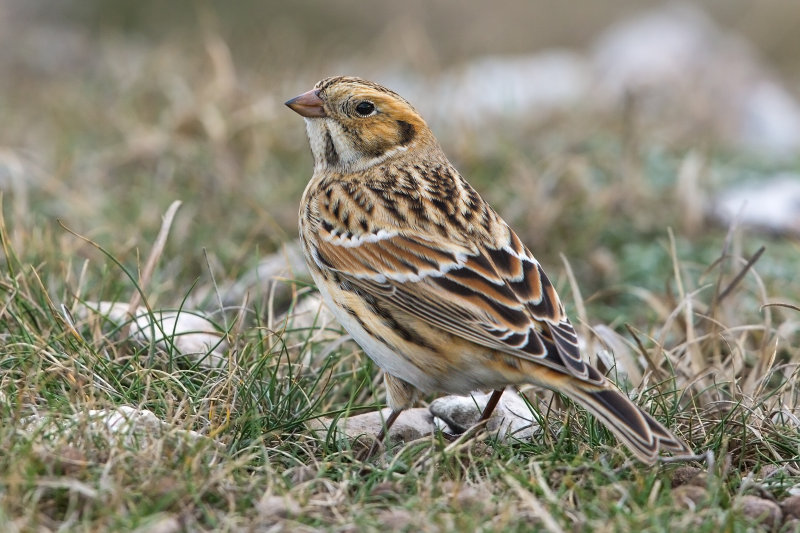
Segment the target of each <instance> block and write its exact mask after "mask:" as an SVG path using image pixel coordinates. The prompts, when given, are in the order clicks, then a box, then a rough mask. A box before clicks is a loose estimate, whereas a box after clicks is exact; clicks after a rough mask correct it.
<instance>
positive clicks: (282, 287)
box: [192, 240, 311, 305]
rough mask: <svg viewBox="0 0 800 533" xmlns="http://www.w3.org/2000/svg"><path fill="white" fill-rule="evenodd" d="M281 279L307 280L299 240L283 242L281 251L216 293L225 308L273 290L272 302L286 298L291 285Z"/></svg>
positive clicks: (198, 296)
mask: <svg viewBox="0 0 800 533" xmlns="http://www.w3.org/2000/svg"><path fill="white" fill-rule="evenodd" d="M283 278H289V279H301V280H310V279H311V275H310V274H309V272H308V267H307V266H306V261H305V258H304V257H303V247H302V245H301V244H300V241H299V240H295V241H292V242H288V243H285V244H284V245H283V246H282V247H281V249H280V250H278V251H277V252H275V253H274V254H270V255H268V256H266V257H264V258H263V259H261V260H260V261H259V262H258V265H257V266H256V267H255V268H253V269H251V270H250V271H248V272H246V273H245V274H244V275H242V276H241V277H239V279H238V280H236V282H234V283H232V284H230V285H228V286H222V287H220V289H219V293H220V295H221V297H222V301H223V303H224V304H225V305H239V304H241V303H242V301H243V300H244V299H245V298H246V296H247V294H248V293H250V294H255V293H258V294H270V291H272V290H273V289H274V290H275V299H277V300H281V299H288V296H289V293H290V291H291V284H289V283H285V282H284V281H283ZM196 292H197V294H195V295H193V298H192V301H204V300H205V299H207V298H208V294H203V293H202V292H201V291H196Z"/></svg>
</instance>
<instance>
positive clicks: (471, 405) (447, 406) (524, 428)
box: [429, 391, 539, 440]
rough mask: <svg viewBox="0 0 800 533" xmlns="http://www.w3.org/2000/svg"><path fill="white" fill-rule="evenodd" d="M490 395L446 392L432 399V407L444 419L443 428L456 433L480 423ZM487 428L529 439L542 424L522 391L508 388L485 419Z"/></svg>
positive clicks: (499, 434)
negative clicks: (517, 391) (521, 396)
mask: <svg viewBox="0 0 800 533" xmlns="http://www.w3.org/2000/svg"><path fill="white" fill-rule="evenodd" d="M490 396H491V395H490V394H483V393H474V394H473V395H472V396H445V397H444V398H438V399H436V400H434V401H433V402H431V405H430V408H429V409H430V412H431V414H432V415H433V416H435V417H436V418H437V419H438V420H439V421H441V422H440V423H443V425H444V427H443V429H446V430H448V431H449V432H450V433H453V434H456V435H457V434H460V433H464V432H465V431H467V430H468V429H469V428H470V427H472V426H474V425H475V424H477V423H478V419H480V416H481V413H482V412H483V409H484V408H485V407H486V403H487V402H488V401H489V397H490ZM486 429H487V431H489V432H491V433H495V434H497V437H498V438H500V439H501V440H508V439H509V438H513V439H518V440H528V439H530V438H531V437H532V436H533V434H534V433H535V432H536V431H538V430H539V425H538V424H536V422H534V420H533V415H532V414H531V410H530V408H529V407H528V405H527V404H526V403H525V402H524V401H523V400H522V398H520V397H519V394H517V393H516V392H512V391H506V393H505V394H503V396H501V397H500V401H499V402H498V403H497V406H496V407H495V409H494V411H493V412H492V416H491V417H490V418H489V420H488V422H487V423H486Z"/></svg>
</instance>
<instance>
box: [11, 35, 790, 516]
mask: <svg viewBox="0 0 800 533" xmlns="http://www.w3.org/2000/svg"><path fill="white" fill-rule="evenodd" d="M101 42H103V44H104V45H105V46H103V47H102V49H103V53H102V54H98V55H97V56H95V57H93V58H91V59H90V60H89V62H88V63H87V64H84V65H83V66H82V69H83V70H82V71H81V76H79V77H66V76H63V75H58V76H49V75H44V76H43V77H41V78H38V79H37V78H36V76H35V75H33V74H31V73H27V74H24V75H20V76H19V77H18V78H16V79H15V80H13V81H6V82H5V88H6V89H7V90H6V91H5V92H4V93H3V94H0V109H2V110H3V111H4V117H5V118H4V121H5V122H4V125H5V127H4V131H3V132H0V142H2V143H3V145H4V148H2V150H0V179H2V188H3V190H4V191H5V192H4V195H3V198H2V206H3V216H2V218H0V220H2V221H3V227H2V229H1V230H0V238H2V250H3V261H4V263H3V264H4V268H3V269H2V273H1V277H0V338H2V344H3V347H2V349H1V350H0V353H2V355H0V419H1V420H2V421H3V423H2V427H0V442H2V443H3V446H2V449H0V529H4V530H20V531H22V530H33V529H39V530H43V531H46V530H56V529H63V530H97V529H109V530H139V531H148V530H159V531H177V530H181V529H187V530H240V529H255V530H267V529H270V530H273V528H274V530H276V531H277V530H293V531H303V530H309V531H311V530H316V529H331V530H340V531H355V530H377V529H386V528H393V529H394V528H396V529H403V528H405V529H407V530H475V529H477V530H487V531H488V530H498V531H499V530H503V531H525V530H530V529H532V528H539V529H542V528H544V529H546V530H548V531H564V530H586V531H620V530H648V531H676V530H693V531H718V530H719V529H720V528H725V529H726V530H733V531H744V530H747V529H748V528H750V527H758V526H756V525H754V524H755V523H754V522H753V521H752V520H753V518H752V517H749V518H748V517H746V516H744V514H743V512H742V511H740V510H739V508H738V507H737V504H736V502H737V501H738V500H737V499H738V498H739V497H740V496H741V495H745V494H748V495H749V494H752V495H758V496H761V497H765V498H767V499H774V500H777V501H779V500H782V499H783V498H785V497H786V496H787V495H788V494H789V493H790V489H792V488H795V490H796V489H797V487H798V485H800V464H798V457H800V421H799V420H798V417H800V410H799V409H798V405H799V404H798V400H799V399H800V397H799V395H798V390H797V386H796V383H797V381H798V379H797V378H798V364H800V311H798V305H800V288H799V287H798V285H797V284H796V283H790V282H789V281H790V280H793V279H794V277H795V276H796V270H797V265H798V263H797V253H798V242H797V241H796V240H792V239H790V238H787V237H769V238H768V237H763V236H759V235H755V234H751V233H748V232H747V231H746V230H742V229H739V228H722V227H717V226H714V225H712V224H711V223H710V222H709V221H708V220H707V219H706V218H705V215H704V213H703V210H702V206H703V202H702V201H701V200H700V199H702V198H703V197H704V196H705V195H707V194H709V193H710V191H712V190H713V189H714V188H715V187H717V186H718V185H719V184H720V183H721V182H725V181H734V180H736V179H739V178H740V177H741V176H743V175H745V174H747V173H748V172H759V171H765V169H767V170H769V169H770V168H771V167H770V165H771V163H769V162H764V161H762V160H759V159H757V158H754V157H749V156H746V155H744V156H740V155H737V156H736V157H735V158H734V157H733V155H732V154H731V153H730V152H728V151H727V150H726V149H725V148H724V147H723V146H719V145H717V144H715V143H714V142H713V140H709V139H708V138H707V137H704V138H703V140H702V143H697V144H698V145H701V146H703V147H705V148H702V149H694V150H690V148H692V147H694V146H695V144H696V143H694V142H693V140H692V139H691V138H689V137H686V134H685V132H682V133H681V134H680V135H676V136H671V135H669V134H662V132H658V133H654V134H652V135H650V134H649V132H648V130H642V129H635V130H632V129H631V128H630V122H626V120H625V119H620V118H619V115H617V114H612V115H610V116H598V115H596V114H591V113H584V112H582V111H581V110H576V111H574V112H569V113H564V114H562V115H559V116H554V117H553V118H552V119H551V120H549V121H548V122H547V123H545V124H539V125H537V126H530V125H520V124H517V125H513V126H509V125H507V124H493V125H491V129H492V131H493V132H495V133H494V134H493V135H491V136H489V135H482V136H474V137H471V136H469V135H467V136H465V137H466V139H465V140H461V141H460V142H459V143H455V142H452V143H450V142H449V141H448V145H447V146H446V148H447V151H448V153H450V154H451V155H452V157H453V159H454V160H456V161H457V162H458V166H459V168H460V169H461V170H462V172H463V173H464V175H465V176H467V177H468V178H469V179H470V181H472V182H473V184H474V185H475V186H476V187H478V188H479V189H480V190H481V191H482V192H484V193H485V196H486V197H487V198H488V199H490V201H491V202H492V203H493V204H495V205H496V206H497V207H498V209H499V211H501V212H502V213H503V214H504V216H506V218H507V219H508V220H509V222H511V223H512V225H513V226H515V227H516V228H518V229H519V230H520V233H521V235H522V236H523V237H524V240H525V241H526V242H527V243H528V244H530V246H531V248H532V249H533V250H535V251H536V252H537V255H538V256H539V258H540V260H541V261H542V262H543V263H544V264H545V265H546V266H547V267H548V271H549V272H551V273H552V274H553V276H554V278H555V280H556V283H557V285H558V287H559V291H560V293H561V294H562V297H563V298H564V300H565V301H567V302H568V306H569V312H570V314H571V316H573V317H575V318H576V323H577V324H578V326H579V328H580V330H581V333H582V335H583V337H584V339H585V340H586V342H587V347H586V353H587V354H591V355H592V356H594V354H597V353H598V352H599V351H601V350H603V349H606V350H609V351H611V352H613V354H614V356H615V361H616V366H615V367H613V368H611V366H612V365H613V362H614V360H609V359H602V358H601V362H605V364H607V365H608V366H609V368H607V370H608V371H609V372H610V373H611V375H612V376H618V377H619V381H620V383H621V384H622V385H623V386H625V387H627V388H628V389H629V390H630V391H631V395H632V396H633V397H635V398H636V399H637V401H638V402H639V403H640V404H641V405H643V406H645V407H646V408H647V409H649V410H650V411H651V412H653V413H654V415H655V416H656V417H658V418H659V419H660V420H662V421H665V422H666V423H667V424H668V425H669V426H670V427H672V428H674V429H675V430H676V431H677V432H678V433H679V434H680V435H682V436H684V437H685V438H686V439H687V440H688V441H690V442H691V443H692V445H693V446H694V448H695V450H697V451H699V452H705V451H706V450H708V452H709V456H708V457H709V458H710V461H708V462H699V463H693V464H694V466H696V467H698V468H699V469H701V470H702V471H703V474H704V475H705V478H703V482H702V483H701V484H702V488H703V491H702V494H701V497H700V498H699V500H698V501H697V502H694V501H689V502H688V503H687V500H686V499H685V498H682V497H679V496H677V494H678V491H677V489H673V488H671V480H672V476H673V473H674V471H675V469H676V468H677V466H676V465H671V464H664V465H660V466H657V467H654V468H643V467H642V466H641V465H638V464H636V463H635V462H633V461H632V460H631V459H629V458H628V456H627V455H626V454H625V452H624V451H622V450H620V449H619V447H618V445H617V443H616V442H615V440H614V439H613V437H611V436H610V434H608V433H607V432H606V431H605V430H604V429H603V428H602V427H601V426H599V425H598V424H597V423H596V422H595V421H593V420H592V419H591V418H590V417H588V416H587V415H586V413H585V412H583V411H580V410H578V409H576V408H574V407H572V406H570V405H568V404H565V403H563V402H560V401H555V402H553V401H551V398H550V396H547V395H543V396H540V397H539V398H541V399H539V400H537V399H536V397H535V396H533V394H530V395H529V396H530V397H531V398H532V402H531V404H532V408H533V409H535V410H538V411H539V414H540V415H541V416H542V417H544V419H545V420H546V421H547V424H546V425H545V429H546V430H545V431H544V432H543V433H542V434H541V435H540V438H538V439H536V440H534V441H533V442H521V443H514V444H507V443H499V442H495V441H494V439H493V438H492V436H490V435H486V434H482V435H480V436H479V438H477V439H476V440H474V441H467V442H459V443H457V444H455V445H452V444H448V443H446V442H443V441H442V439H441V438H440V437H438V436H433V437H432V438H426V439H422V440H420V441H414V442H410V443H405V444H402V445H397V446H396V447H394V448H393V449H391V450H390V452H389V453H388V454H387V455H386V457H385V458H384V460H378V461H375V462H374V463H372V464H366V465H365V464H362V463H361V462H359V461H356V460H355V459H354V452H353V450H351V448H350V444H349V443H348V442H347V441H346V440H344V439H342V438H341V436H339V435H337V434H335V433H331V434H319V433H318V434H312V433H310V432H309V431H308V430H307V429H306V426H305V422H306V421H308V420H309V419H311V418H315V417H318V416H321V415H327V416H334V417H337V416H347V415H348V414H351V413H356V412H358V411H359V410H363V409H375V408H377V407H378V406H381V405H382V404H383V401H384V398H383V392H382V389H381V386H380V381H379V376H377V373H376V371H375V369H374V368H373V367H372V366H371V365H370V364H369V363H368V362H367V361H366V359H365V358H364V357H363V355H362V354H361V352H360V350H359V349H358V347H357V346H355V345H354V344H352V343H351V342H342V333H341V332H340V331H338V329H336V328H335V327H334V326H331V325H328V326H326V328H325V329H322V330H321V329H320V328H319V327H317V325H315V324H314V323H313V321H312V322H311V323H310V324H309V323H308V322H305V323H300V322H299V321H295V320H287V319H286V318H285V315H284V313H285V312H286V311H287V310H288V311H289V316H291V315H292V313H291V311H292V310H293V309H294V308H295V307H296V306H301V305H303V304H302V301H303V296H304V295H306V294H308V293H309V292H311V291H312V290H313V288H312V287H309V286H308V285H307V284H306V283H304V282H303V281H302V280H298V281H282V282H280V284H281V285H282V287H284V289H285V290H282V291H279V292H278V293H273V292H272V291H271V290H268V289H267V288H266V287H267V283H266V281H265V282H264V283H263V284H262V285H260V286H257V287H253V288H252V290H251V292H250V293H249V295H248V297H247V298H243V299H242V301H237V302H236V303H235V304H234V305H228V302H226V301H225V300H224V295H220V294H219V293H218V287H224V286H227V285H228V284H229V283H231V282H233V281H235V280H237V279H239V278H242V277H243V276H244V275H245V274H246V273H247V272H248V271H250V269H251V268H252V267H254V266H255V265H256V263H257V262H258V260H259V259H260V258H261V257H262V256H263V255H265V254H267V253H269V252H272V251H274V250H276V249H278V247H279V245H280V244H281V243H283V242H286V241H289V240H291V239H293V238H294V235H295V232H296V230H295V227H296V224H295V217H296V204H297V201H298V199H299V197H300V193H301V191H302V189H303V187H304V186H305V182H306V179H307V177H308V174H309V172H310V161H309V156H308V154H307V148H306V141H305V138H304V132H303V130H302V127H301V126H300V124H298V123H297V120H296V117H293V116H291V115H290V114H289V113H286V112H284V110H283V109H282V106H281V102H282V100H283V99H284V98H285V97H286V96H287V95H289V96H290V95H292V94H295V93H296V92H297V90H298V85H297V84H296V79H298V78H303V83H302V84H301V85H303V86H304V85H305V84H308V83H311V82H312V81H313V80H311V79H306V77H304V76H302V75H301V74H302V73H298V72H296V71H292V70H289V69H288V66H287V67H286V68H287V70H284V71H279V72H275V71H271V72H270V73H269V75H267V74H265V73H260V74H259V72H258V71H257V70H254V69H249V68H247V67H242V66H237V65H236V64H235V63H234V61H233V60H232V59H231V57H232V55H231V53H230V50H229V48H228V45H227V43H226V42H225V41H224V40H223V39H222V38H220V37H219V36H218V35H216V34H214V33H213V32H209V33H208V36H207V37H206V39H205V41H204V43H205V48H204V50H203V51H202V52H198V51H196V50H194V51H189V50H185V49H183V48H182V47H181V46H179V45H177V44H175V43H171V44H161V45H159V46H157V47H151V46H148V45H141V44H140V45H137V46H131V45H130V43H125V42H119V41H115V40H114V39H106V40H103V41H101ZM276 80H280V81H276ZM23 96H24V98H22V97H23ZM15 101H24V102H25V105H23V106H18V107H14V108H13V110H12V106H11V104H10V103H11V102H15ZM438 127H445V126H438ZM443 137H444V138H447V133H446V132H443ZM794 165H795V167H797V165H796V163H795V164H794ZM676 183H678V184H679V186H677V187H676V185H675V184H676ZM174 200H180V201H182V202H183V203H182V207H181V209H180V210H179V211H178V212H177V214H176V215H175V219H174V221H173V222H172V224H171V225H169V224H167V226H169V236H168V238H167V239H166V241H165V243H163V244H164V246H163V248H159V246H154V244H153V243H154V242H155V241H156V240H157V237H156V236H157V234H158V232H159V228H160V227H162V215H163V214H164V213H165V212H166V211H167V209H168V206H169V205H170V204H171V203H172V202H173V201H174ZM58 220H60V221H62V224H63V225H59V223H58ZM63 226H66V227H69V228H70V229H71V230H73V231H74V232H75V233H77V234H79V235H82V236H85V237H86V238H88V239H89V240H90V241H92V242H93V243H94V244H91V243H89V242H87V241H86V240H84V239H81V238H78V237H76V235H74V234H73V233H71V232H69V231H66V230H65V229H64V227H63ZM762 244H763V245H764V246H766V251H764V252H763V253H761V254H760V255H759V253H760V252H759V250H760V248H761V246H762ZM153 248H155V252H152V250H153ZM151 253H153V255H152V258H153V260H152V262H150V264H151V267H148V266H145V265H146V264H147V263H148V261H147V259H146V258H147V257H148V255H149V254H151ZM562 257H563V261H562ZM562 265H567V266H568V267H569V268H563V267H562ZM569 271H572V272H573V275H572V276H571V279H570V276H568V274H567V273H568V272H569ZM275 294H279V296H278V297H275ZM136 295H138V296H136ZM132 298H141V300H142V302H143V304H144V305H146V306H148V307H149V308H150V309H154V310H155V309H162V308H172V309H179V308H185V307H186V306H187V302H191V306H190V308H189V309H188V310H189V311H204V312H206V313H207V314H208V316H209V317H210V318H211V320H213V322H214V323H215V324H216V325H217V326H218V328H219V330H220V331H221V332H222V333H223V334H224V337H225V340H226V341H227V343H228V345H229V347H230V348H229V349H228V350H227V351H226V352H225V358H226V364H225V365H224V366H221V367H218V368H207V367H206V366H204V365H203V364H202V362H200V363H198V362H197V361H196V360H194V359H191V358H187V357H184V356H182V355H181V354H180V353H179V352H178V351H177V350H176V349H175V347H174V346H172V345H167V346H164V345H162V344H158V343H155V342H152V343H150V342H141V341H140V340H136V339H131V338H129V337H128V336H127V335H126V334H125V333H126V329H127V327H126V326H125V325H119V324H112V323H109V322H104V321H102V320H93V319H89V318H81V317H82V316H84V315H81V309H82V308H83V304H84V303H85V302H95V301H101V300H103V301H116V302H125V303H127V302H130V301H131V300H132ZM222 302H225V303H224V304H223V303H222ZM306 312H308V310H306ZM306 316H307V315H306ZM118 406H130V407H133V408H136V409H147V410H149V411H151V412H152V413H153V414H154V415H155V416H156V417H157V419H158V420H160V421H162V422H164V423H165V425H160V423H157V422H156V423H153V424H155V425H153V424H151V425H147V424H145V425H144V426H143V427H144V430H142V429H141V428H139V431H138V432H134V434H133V435H132V437H131V438H129V439H122V440H120V439H116V438H113V437H110V436H109V432H108V430H107V428H105V427H104V426H103V425H102V424H98V423H97V421H96V419H95V418H92V417H91V416H90V415H88V413H89V412H90V411H91V410H99V409H113V408H116V407H118ZM188 430H191V431H195V432H197V433H198V434H200V435H201V437H199V438H198V437H197V436H196V435H194V434H192V433H188V432H187V431H188ZM687 509H688V512H687ZM762 527H763V526H762ZM787 527H789V526H787Z"/></svg>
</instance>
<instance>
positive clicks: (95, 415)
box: [21, 405, 224, 464]
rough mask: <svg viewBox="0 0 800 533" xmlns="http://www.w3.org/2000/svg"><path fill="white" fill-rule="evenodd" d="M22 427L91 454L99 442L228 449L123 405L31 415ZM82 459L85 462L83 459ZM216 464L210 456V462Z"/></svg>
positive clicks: (140, 447)
mask: <svg viewBox="0 0 800 533" xmlns="http://www.w3.org/2000/svg"><path fill="white" fill-rule="evenodd" d="M21 426H22V428H23V429H24V430H25V431H27V432H30V433H32V434H41V435H44V436H45V437H47V438H50V437H52V438H56V437H61V438H64V439H65V441H66V442H68V443H69V444H68V445H69V446H70V447H73V448H77V449H80V450H82V452H83V453H87V450H88V449H94V448H96V445H97V442H98V440H102V441H105V442H106V443H107V444H108V445H110V446H123V447H126V448H132V449H143V448H147V447H150V446H153V445H156V444H157V443H159V442H160V441H162V440H166V441H167V442H168V443H169V444H170V445H171V446H172V447H173V448H183V447H185V446H195V445H197V444H201V443H208V444H210V445H211V447H212V448H213V449H214V450H221V449H223V448H224V446H223V445H222V444H221V443H218V442H216V441H214V440H212V439H209V438H208V437H206V436H204V435H201V434H200V433H198V432H196V431H191V430H186V429H181V428H178V427H175V426H173V425H171V424H168V423H167V422H164V421H162V420H160V419H159V418H158V417H157V416H156V415H155V414H153V413H152V412H151V411H148V410H147V409H136V408H133V407H129V406H126V405H121V406H119V407H116V408H113V409H92V410H89V411H86V412H79V413H76V414H74V415H72V416H71V417H69V418H68V419H61V420H58V419H54V418H48V417H40V416H31V417H28V418H26V419H23V420H22V421H21ZM81 460H82V459H81ZM215 461H216V455H215V454H214V453H212V454H210V455H209V457H208V463H209V464H211V463H213V462H215Z"/></svg>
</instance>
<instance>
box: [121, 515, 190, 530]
mask: <svg viewBox="0 0 800 533" xmlns="http://www.w3.org/2000/svg"><path fill="white" fill-rule="evenodd" d="M145 522H146V523H145V524H143V525H142V526H140V527H138V528H136V529H134V530H133V531H134V533H177V532H178V531H182V530H183V529H184V528H183V526H181V522H180V520H178V517H176V516H175V515H172V514H160V515H156V516H155V517H150V518H149V519H147V520H146V521H145Z"/></svg>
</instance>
